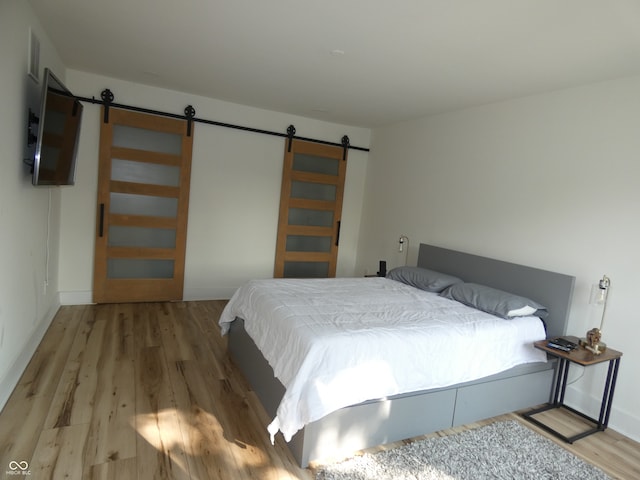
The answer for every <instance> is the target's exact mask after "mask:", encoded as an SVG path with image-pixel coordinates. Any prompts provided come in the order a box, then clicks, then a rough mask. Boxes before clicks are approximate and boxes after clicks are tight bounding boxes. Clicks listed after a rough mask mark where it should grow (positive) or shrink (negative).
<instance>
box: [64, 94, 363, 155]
mask: <svg viewBox="0 0 640 480" xmlns="http://www.w3.org/2000/svg"><path fill="white" fill-rule="evenodd" d="M114 98H115V97H114V95H113V93H112V92H111V90H109V89H108V88H106V89H104V90H103V91H102V93H101V94H100V100H98V99H97V98H95V97H91V98H89V97H76V99H78V100H81V101H83V102H89V103H93V104H99V105H104V119H103V120H104V123H109V108H110V107H115V108H122V109H124V110H132V111H134V112H142V113H149V114H152V115H160V116H163V117H170V118H178V119H182V120H187V135H191V129H192V128H191V125H192V124H193V122H198V123H205V124H207V125H216V126H218V127H226V128H233V129H236V130H243V131H245V132H253V133H262V134H264V135H272V136H275V137H284V138H287V139H288V141H289V144H288V147H287V148H288V149H289V151H291V142H292V141H293V139H294V138H295V139H298V140H304V141H307V142H313V143H321V144H324V145H333V146H337V147H342V148H344V155H343V159H345V160H346V158H347V150H348V149H352V150H360V151H362V152H368V151H369V149H368V148H365V147H356V146H353V145H351V143H350V142H349V137H348V136H347V135H345V136H343V137H342V142H341V143H335V142H328V141H326V140H318V139H317V138H307V137H298V136H296V135H295V133H296V129H295V127H294V126H293V125H289V127H288V128H287V133H282V132H273V131H269V130H262V129H259V128H252V127H244V126H242V125H234V124H232V123H224V122H218V121H215V120H207V119H204V118H196V117H195V114H196V111H195V109H194V108H193V107H192V106H191V105H189V106H187V107H186V108H185V109H184V115H178V114H175V113H170V112H162V111H159V110H152V109H149V108H142V107H136V106H133V105H125V104H122V103H114V101H113V100H114Z"/></svg>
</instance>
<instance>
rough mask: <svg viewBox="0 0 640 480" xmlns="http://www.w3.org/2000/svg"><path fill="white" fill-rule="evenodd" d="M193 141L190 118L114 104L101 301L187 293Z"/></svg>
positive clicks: (98, 280) (104, 143) (97, 276)
mask: <svg viewBox="0 0 640 480" xmlns="http://www.w3.org/2000/svg"><path fill="white" fill-rule="evenodd" d="M192 144H193V125H192V126H191V135H190V136H187V122H186V121H185V120H179V119H173V118H167V117H161V116H157V115H150V114H144V113H138V112H131V111H127V110H120V109H117V108H111V109H110V110H109V121H108V123H102V127H101V131H100V163H99V172H98V208H97V222H96V224H97V225H96V242H95V246H96V248H95V265H94V283H93V299H94V301H95V302H96V303H120V302H149V301H171V300H182V291H183V281H184V259H185V249H186V237H187V214H188V210H189V182H190V177H191V152H192Z"/></svg>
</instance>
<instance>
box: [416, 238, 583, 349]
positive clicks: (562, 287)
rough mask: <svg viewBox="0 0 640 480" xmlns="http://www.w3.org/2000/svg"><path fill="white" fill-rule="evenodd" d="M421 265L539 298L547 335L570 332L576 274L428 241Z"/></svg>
mask: <svg viewBox="0 0 640 480" xmlns="http://www.w3.org/2000/svg"><path fill="white" fill-rule="evenodd" d="M418 266H419V267H423V268H429V269H431V270H436V271H438V272H442V273H448V274H450V275H455V276H456V277H459V278H461V279H462V280H464V281H465V282H472V283H480V284H482V285H487V286H490V287H493V288H498V289H500V290H504V291H507V292H511V293H515V294H516V295H521V296H523V297H527V298H530V299H532V300H535V301H536V302H539V303H541V304H542V305H544V306H546V307H547V309H548V310H549V316H548V317H547V318H546V319H545V323H546V325H547V335H548V336H549V337H554V336H558V335H564V334H566V332H567V322H568V317H569V308H570V306H571V297H572V295H573V285H574V283H575V277H572V276H570V275H564V274H561V273H555V272H549V271H547V270H540V269H537V268H532V267H527V266H524V265H518V264H515V263H509V262H503V261H501V260H495V259H492V258H487V257H481V256H478V255H472V254H469V253H464V252H458V251H455V250H449V249H446V248H441V247H435V246H432V245H426V244H424V243H421V244H420V250H419V252H418Z"/></svg>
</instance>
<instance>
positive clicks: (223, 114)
mask: <svg viewBox="0 0 640 480" xmlns="http://www.w3.org/2000/svg"><path fill="white" fill-rule="evenodd" d="M67 86H68V87H69V88H70V89H71V90H72V91H73V92H74V93H75V94H76V95H80V96H86V97H92V96H95V97H96V98H100V93H101V92H102V90H103V89H105V88H109V89H110V90H111V91H112V92H113V93H114V95H115V102H117V103H122V104H131V105H135V106H139V107H144V108H150V109H154V110H162V111H167V112H173V113H177V114H182V113H183V111H184V108H185V107H186V106H187V105H193V107H194V108H195V109H196V117H197V118H203V119H209V120H215V121H219V122H225V123H231V124H236V125H241V126H247V127H253V128H259V129H262V130H269V131H276V132H282V133H286V129H287V127H288V126H289V125H290V124H293V125H295V127H296V130H297V135H300V136H304V137H309V138H318V139H321V140H327V141H332V142H340V139H341V138H342V136H343V135H345V134H346V135H349V138H350V140H351V143H352V144H353V145H356V146H362V147H368V145H369V136H370V131H369V130H368V129H363V128H354V127H348V126H344V125H336V124H331V123H326V122H320V121H316V120H310V119H306V118H302V117H294V116H291V115H285V114H282V113H278V112H271V111H266V110H260V109H256V108H251V107H246V106H241V105H236V104H231V103H227V102H222V101H218V100H213V99H210V98H205V97H199V96H195V95H188V94H185V93H180V92H175V91H170V90H165V89H159V88H153V87H148V86H144V85H139V84H133V83H130V82H124V81H121V80H116V79H113V78H106V77H103V76H99V75H93V74H88V73H84V72H80V71H75V70H69V71H68V73H67ZM100 122H101V116H100V110H99V106H97V105H92V104H86V105H85V111H84V118H83V123H82V133H81V138H80V145H79V152H78V170H77V172H76V173H77V176H76V185H75V186H74V187H73V188H70V189H65V190H64V191H63V192H62V222H61V230H62V233H61V236H62V237H61V243H60V245H61V250H60V262H61V269H60V290H61V299H62V303H70V304H77V303H86V302H91V289H92V281H93V277H92V275H93V251H94V232H95V212H96V192H97V190H96V189H97V167H98V142H99V135H100ZM284 145H285V139H283V138H280V137H274V136H269V135H264V134H259V133H249V132H245V131H239V130H233V129H228V128H223V127H218V126H211V125H207V124H202V123H196V124H195V125H194V147H193V161H192V177H191V196H190V203H189V225H188V231H187V256H186V266H185V291H184V298H185V299H186V300H194V299H215V298H229V297H230V296H231V295H232V294H233V292H234V291H235V289H236V288H237V287H239V286H240V285H241V284H243V283H244V282H246V281H247V280H248V279H250V278H256V277H271V276H273V264H274V256H275V241H276V230H277V222H278V206H279V202H280V183H281V177H282V160H283V155H284ZM367 156H368V154H367V153H366V152H360V151H357V150H351V151H350V152H349V159H348V163H347V178H346V185H345V189H346V193H345V199H344V206H343V217H342V220H343V221H342V232H341V236H340V240H341V245H340V250H339V257H338V276H349V275H353V274H354V268H355V262H356V247H357V243H358V233H359V229H360V217H361V211H362V201H363V196H364V179H365V174H366V164H367Z"/></svg>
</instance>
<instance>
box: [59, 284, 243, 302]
mask: <svg viewBox="0 0 640 480" xmlns="http://www.w3.org/2000/svg"><path fill="white" fill-rule="evenodd" d="M236 290H237V288H236V287H227V288H224V287H223V288H185V289H184V293H183V295H182V298H183V300H184V301H186V302H190V301H196V300H228V299H230V298H231V297H232V295H233V294H234V292H235V291H236ZM92 303H94V301H93V292H92V291H91V290H86V291H82V290H80V291H69V292H60V304H61V305H90V304H92Z"/></svg>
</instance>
